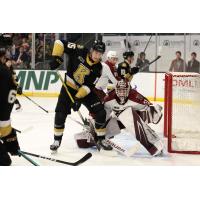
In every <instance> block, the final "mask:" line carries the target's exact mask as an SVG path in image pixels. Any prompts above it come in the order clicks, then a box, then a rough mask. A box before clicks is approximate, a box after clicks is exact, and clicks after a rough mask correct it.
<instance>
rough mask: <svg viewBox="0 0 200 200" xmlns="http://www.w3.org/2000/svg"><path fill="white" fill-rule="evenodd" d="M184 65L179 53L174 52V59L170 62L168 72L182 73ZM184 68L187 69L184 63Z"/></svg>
mask: <svg viewBox="0 0 200 200" xmlns="http://www.w3.org/2000/svg"><path fill="white" fill-rule="evenodd" d="M184 63H185V61H184V60H183V59H182V58H181V52H180V51H176V58H175V59H174V60H172V63H171V66H170V68H169V71H171V72H183V71H184ZM185 67H187V66H186V63H185Z"/></svg>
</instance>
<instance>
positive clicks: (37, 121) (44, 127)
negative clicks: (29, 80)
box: [11, 97, 200, 166]
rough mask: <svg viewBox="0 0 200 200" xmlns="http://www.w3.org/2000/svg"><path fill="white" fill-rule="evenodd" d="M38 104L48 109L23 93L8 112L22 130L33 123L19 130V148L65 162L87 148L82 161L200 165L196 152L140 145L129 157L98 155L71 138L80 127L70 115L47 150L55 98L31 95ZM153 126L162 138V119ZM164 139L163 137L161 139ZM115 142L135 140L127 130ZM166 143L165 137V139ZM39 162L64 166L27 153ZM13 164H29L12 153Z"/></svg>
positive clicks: (96, 163) (82, 108)
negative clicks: (155, 152)
mask: <svg viewBox="0 0 200 200" xmlns="http://www.w3.org/2000/svg"><path fill="white" fill-rule="evenodd" d="M31 98H32V99H33V100H34V101H36V102H37V103H38V104H40V105H41V106H43V107H44V108H45V109H47V110H49V111H51V112H50V113H45V112H44V111H42V110H41V109H39V108H38V107H37V106H35V105H34V104H33V103H32V102H30V101H29V100H28V99H26V98H24V97H19V98H18V99H19V101H20V103H21V104H22V109H23V110H22V111H21V112H16V111H15V108H14V109H13V113H12V116H11V119H12V126H13V127H14V128H16V129H19V130H23V129H26V128H29V127H33V129H32V130H30V131H27V132H25V133H21V134H20V133H19V134H18V139H19V143H20V146H21V150H23V151H27V152H31V153H35V154H39V155H43V156H48V157H52V158H55V159H60V160H64V161H68V162H74V161H76V160H78V159H80V158H81V157H82V156H83V155H84V154H86V153H87V152H91V153H92V154H93V156H92V158H90V159H89V160H88V161H87V162H85V163H84V164H82V166H84V165H115V166H119V165H125V166H126V165H129V166H134V165H158V166H159V165H172V166H173V165H200V155H183V154H168V153H167V151H165V154H164V156H163V157H151V156H150V155H149V153H148V152H147V151H146V150H145V149H144V148H143V147H141V149H140V150H139V152H138V153H136V154H135V155H134V156H133V157H130V158H126V157H124V156H122V155H118V156H116V157H108V156H105V155H101V154H100V153H98V152H97V151H96V150H94V149H79V148H78V147H77V145H76V143H75V141H74V134H75V133H77V132H79V131H81V130H82V127H81V126H80V125H78V124H77V123H75V122H73V121H72V120H71V119H69V118H68V119H67V120H66V124H65V125H66V128H65V132H64V136H63V140H62V145H61V147H60V148H59V151H58V153H57V154H56V155H51V152H50V150H49V146H50V144H52V142H53V126H54V108H55V106H56V102H57V98H46V97H45V98H34V97H31ZM81 113H82V114H83V115H85V116H87V114H88V112H87V110H86V109H85V108H84V107H83V106H82V107H81ZM71 116H72V117H73V118H76V119H78V120H80V119H79V116H78V114H77V113H74V112H72V115H71ZM153 128H154V129H155V130H156V132H157V133H159V135H160V136H161V137H162V138H163V120H161V122H160V123H159V125H154V126H153ZM164 140H165V139H164ZM115 142H116V143H120V144H121V145H123V146H124V147H130V146H132V145H133V144H134V142H135V140H134V138H132V136H131V135H129V134H126V133H124V134H121V135H119V136H117V137H116V139H115ZM165 143H166V141H165ZM31 158H32V159H33V160H34V161H36V162H37V163H38V164H39V165H42V166H44V165H46V166H53V165H57V166H58V165H59V166H66V165H63V164H59V163H56V162H52V161H48V160H44V159H39V158H35V157H31ZM12 161H13V162H12V165H13V166H26V165H27V166H28V165H31V164H30V163H29V162H28V161H26V160H25V159H24V158H22V157H16V156H13V157H12Z"/></svg>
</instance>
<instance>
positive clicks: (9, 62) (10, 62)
mask: <svg viewBox="0 0 200 200" xmlns="http://www.w3.org/2000/svg"><path fill="white" fill-rule="evenodd" d="M6 66H7V67H8V68H9V69H10V71H11V73H12V76H13V80H14V82H15V84H16V85H17V94H19V95H21V94H22V88H21V87H20V86H19V84H18V78H17V75H16V72H15V71H14V69H13V66H12V60H10V59H8V58H6ZM14 104H15V105H16V110H17V111H19V110H20V109H21V104H20V102H19V100H18V99H17V98H16V100H15V102H14Z"/></svg>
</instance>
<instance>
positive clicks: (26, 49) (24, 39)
mask: <svg viewBox="0 0 200 200" xmlns="http://www.w3.org/2000/svg"><path fill="white" fill-rule="evenodd" d="M21 46H23V47H24V51H25V52H28V50H29V48H30V46H29V44H28V42H27V38H22V45H21Z"/></svg>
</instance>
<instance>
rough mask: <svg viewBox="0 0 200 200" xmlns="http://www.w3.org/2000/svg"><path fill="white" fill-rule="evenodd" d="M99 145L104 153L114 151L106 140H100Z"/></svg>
mask: <svg viewBox="0 0 200 200" xmlns="http://www.w3.org/2000/svg"><path fill="white" fill-rule="evenodd" d="M97 144H98V145H99V146H100V149H103V150H104V151H112V150H113V148H112V147H111V145H110V144H108V143H107V142H106V140H105V139H102V138H101V139H98V140H97Z"/></svg>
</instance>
